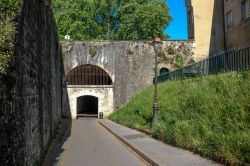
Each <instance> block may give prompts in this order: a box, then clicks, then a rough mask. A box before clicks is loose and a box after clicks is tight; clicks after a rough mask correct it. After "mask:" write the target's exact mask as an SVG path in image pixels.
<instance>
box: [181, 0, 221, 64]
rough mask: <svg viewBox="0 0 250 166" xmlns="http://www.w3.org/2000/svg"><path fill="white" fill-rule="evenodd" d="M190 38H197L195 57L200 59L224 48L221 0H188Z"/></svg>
mask: <svg viewBox="0 0 250 166" xmlns="http://www.w3.org/2000/svg"><path fill="white" fill-rule="evenodd" d="M186 7H187V15H188V33H189V39H194V40H195V51H194V57H195V59H196V60H198V61H200V60H202V59H205V58H208V56H209V55H210V54H213V53H215V52H218V51H220V50H224V31H223V11H222V1H221V0H202V1H201V0H186Z"/></svg>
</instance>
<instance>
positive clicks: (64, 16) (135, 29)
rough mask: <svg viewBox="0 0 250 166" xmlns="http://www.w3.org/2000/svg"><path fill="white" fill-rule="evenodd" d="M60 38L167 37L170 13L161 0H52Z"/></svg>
mask: <svg viewBox="0 0 250 166" xmlns="http://www.w3.org/2000/svg"><path fill="white" fill-rule="evenodd" d="M53 9H54V13H55V18H56V22H57V26H58V31H59V35H60V38H61V39H63V38H64V36H65V35H70V36H71V38H72V39H73V40H125V39H127V40H139V39H153V38H154V37H155V36H159V37H161V38H167V37H168V36H167V35H166V34H165V33H164V32H163V30H164V29H165V28H166V27H167V26H168V24H169V22H170V20H171V17H170V15H169V10H168V7H167V5H166V4H165V2H164V1H161V0H153V1H152V0H123V1H121V0H84V1H82V0H54V1H53Z"/></svg>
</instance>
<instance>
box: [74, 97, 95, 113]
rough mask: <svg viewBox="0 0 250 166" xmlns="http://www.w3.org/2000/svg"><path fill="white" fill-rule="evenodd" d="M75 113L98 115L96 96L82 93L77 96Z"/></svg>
mask: <svg viewBox="0 0 250 166" xmlns="http://www.w3.org/2000/svg"><path fill="white" fill-rule="evenodd" d="M77 115H78V117H79V116H96V117H97V116H98V97H96V96H91V95H84V96H80V97H78V98H77Z"/></svg>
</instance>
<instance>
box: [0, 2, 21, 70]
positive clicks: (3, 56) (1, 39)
mask: <svg viewBox="0 0 250 166" xmlns="http://www.w3.org/2000/svg"><path fill="white" fill-rule="evenodd" d="M18 5H19V1H18V0H1V1H0V73H5V71H6V68H7V67H8V63H9V60H10V57H11V55H12V54H13V40H14V34H15V23H14V21H13V20H14V19H15V17H16V14H17V10H18Z"/></svg>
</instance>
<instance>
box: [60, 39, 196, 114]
mask: <svg viewBox="0 0 250 166" xmlns="http://www.w3.org/2000/svg"><path fill="white" fill-rule="evenodd" d="M61 44H62V50H63V57H64V70H65V74H67V73H68V72H69V71H71V70H72V69H74V68H75V67H77V66H79V65H84V64H91V65H96V66H99V67H101V68H102V69H104V70H105V71H106V72H107V73H108V74H109V75H110V77H111V78H112V81H113V87H114V89H113V92H112V93H113V95H114V96H113V97H111V96H110V95H111V94H112V93H111V92H110V93H109V94H110V95H109V97H110V99H111V100H112V98H113V100H114V101H113V106H112V110H109V112H108V113H110V112H112V111H113V110H115V109H116V108H118V107H121V106H122V105H124V104H126V103H127V102H128V101H129V100H130V99H131V98H132V97H133V96H135V95H136V94H138V92H140V91H141V90H142V89H144V88H145V87H147V86H149V85H151V84H152V82H153V77H154V66H155V51H154V47H153V45H152V41H103V42H62V43H61ZM193 45H194V44H193V42H192V41H164V42H163V44H162V46H160V47H159V50H158V53H157V54H158V65H159V70H160V68H161V67H166V68H168V69H169V70H174V69H176V68H178V67H181V66H183V65H187V64H190V63H193V62H194V59H193V51H194V46H193ZM93 49H94V50H95V51H94V52H95V54H94V55H91V52H93V51H91V50H93ZM92 90H93V91H95V88H93V89H92ZM71 91H72V90H68V92H67V93H68V95H66V96H64V101H65V102H64V103H66V104H67V100H68V101H69V102H70V103H76V102H75V99H74V101H73V102H72V100H73V98H76V96H75V94H74V95H72V92H71ZM77 91H79V92H80V90H77ZM102 93H103V92H101V93H99V94H95V96H96V97H98V96H99V97H101V96H102V95H101V94H102ZM72 96H74V97H72ZM69 107H70V106H68V105H65V107H64V108H65V109H64V115H65V116H67V117H68V116H69V115H70V114H72V115H71V116H73V117H74V116H75V115H74V113H73V112H74V109H72V108H75V106H72V105H71V113H70V111H69ZM105 107H106V106H105ZM107 107H109V106H107ZM109 108H110V109H111V107H109ZM113 108H114V109H113ZM101 109H102V108H101Z"/></svg>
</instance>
